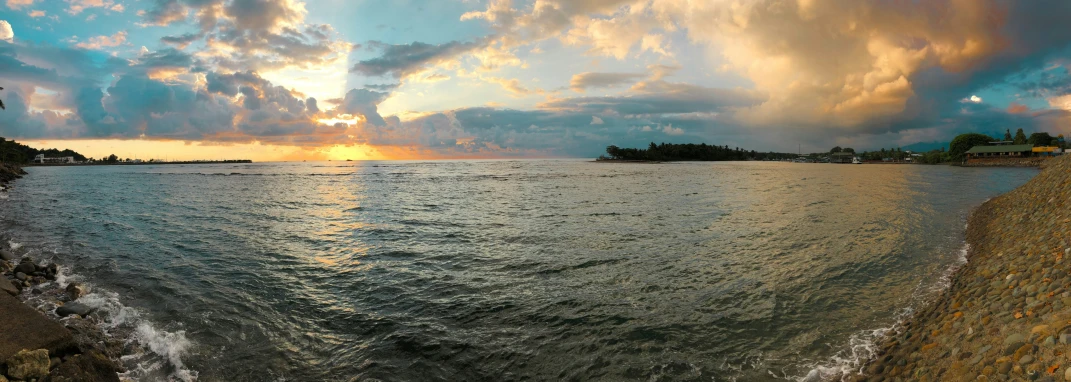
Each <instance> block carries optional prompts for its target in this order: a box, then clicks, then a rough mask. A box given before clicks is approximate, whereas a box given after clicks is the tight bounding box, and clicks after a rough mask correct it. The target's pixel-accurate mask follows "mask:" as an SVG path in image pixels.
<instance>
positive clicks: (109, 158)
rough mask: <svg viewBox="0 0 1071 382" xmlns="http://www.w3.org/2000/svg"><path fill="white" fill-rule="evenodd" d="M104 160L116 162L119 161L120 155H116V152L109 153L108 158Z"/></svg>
mask: <svg viewBox="0 0 1071 382" xmlns="http://www.w3.org/2000/svg"><path fill="white" fill-rule="evenodd" d="M104 161H105V162H108V163H115V162H118V161H119V157H117V156H115V154H112V155H109V156H108V159H105V160H104Z"/></svg>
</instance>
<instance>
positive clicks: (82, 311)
mask: <svg viewBox="0 0 1071 382" xmlns="http://www.w3.org/2000/svg"><path fill="white" fill-rule="evenodd" d="M94 310H96V308H92V307H90V306H89V305H86V304H83V303H80V302H69V303H66V304H63V306H61V307H59V308H56V314H57V315H59V316H60V317H67V316H70V315H72V314H77V315H79V316H82V317H85V316H87V315H89V314H90V313H93V311H94Z"/></svg>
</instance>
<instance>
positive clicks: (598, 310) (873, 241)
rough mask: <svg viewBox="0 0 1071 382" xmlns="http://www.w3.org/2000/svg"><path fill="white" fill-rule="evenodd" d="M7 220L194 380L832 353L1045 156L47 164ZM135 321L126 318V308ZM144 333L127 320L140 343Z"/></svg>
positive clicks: (939, 268) (824, 372) (612, 370)
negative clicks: (977, 163)
mask: <svg viewBox="0 0 1071 382" xmlns="http://www.w3.org/2000/svg"><path fill="white" fill-rule="evenodd" d="M28 171H29V172H30V175H29V176H27V177H25V178H24V179H22V180H19V181H18V182H17V183H16V188H15V189H14V190H12V191H11V192H10V193H9V197H8V198H7V199H6V200H3V201H0V206H2V208H0V230H2V233H3V234H4V235H6V236H7V237H9V238H10V240H11V242H12V243H18V244H21V245H23V246H24V247H25V248H29V249H30V251H31V253H33V254H34V255H35V256H36V257H45V258H47V257H55V258H56V259H57V260H58V261H60V262H62V263H65V264H69V265H70V266H71V269H70V270H69V272H68V273H70V274H72V275H73V276H70V277H74V278H81V279H82V280H85V281H87V282H88V283H90V284H92V285H93V287H94V288H95V289H94V290H95V292H94V294H92V295H91V296H93V297H94V298H97V299H98V300H99V301H100V302H99V303H98V305H101V306H106V307H108V309H105V310H103V311H102V312H103V313H104V314H106V315H109V318H108V320H107V321H108V322H110V323H111V324H112V325H120V324H123V325H127V326H129V330H126V331H119V330H116V331H115V332H116V333H123V334H122V335H124V336H127V337H130V338H128V340H129V341H131V343H133V344H137V345H138V346H140V348H139V349H140V350H138V351H139V352H140V353H138V354H134V355H132V356H130V357H129V358H128V359H127V363H128V365H132V366H133V367H132V370H133V371H132V372H131V377H135V378H139V379H142V380H154V379H158V378H161V376H164V375H167V376H170V377H171V378H173V379H179V380H181V379H198V380H201V381H264V380H286V381H291V380H293V381H320V380H343V381H345V380H350V378H352V377H358V378H360V379H362V380H364V379H368V378H378V379H382V380H389V381H406V380H410V381H427V380H495V381H501V380H615V381H616V380H667V381H670V380H671V381H692V380H695V381H699V380H703V381H710V380H714V381H730V380H740V381H765V380H798V379H802V378H804V377H806V376H807V375H808V374H810V375H811V376H812V377H815V376H826V377H829V376H833V375H835V374H836V371H837V370H840V369H844V368H851V367H852V366H854V365H855V363H856V362H858V361H859V358H861V357H865V356H867V355H868V354H869V353H868V352H869V340H870V339H871V338H872V336H873V335H875V334H880V330H881V329H882V328H887V327H889V326H891V325H893V324H894V323H895V322H896V320H897V319H898V317H900V316H901V315H903V314H905V312H908V311H909V310H910V308H911V307H913V306H917V305H918V304H920V303H921V302H922V301H925V300H926V299H928V298H931V297H932V296H933V295H934V293H935V292H936V291H937V290H939V289H940V288H941V285H942V283H941V277H942V276H943V275H945V274H947V272H948V271H949V269H950V268H952V267H954V266H956V265H957V264H960V262H961V261H962V248H963V245H964V244H963V232H964V224H965V221H966V216H967V213H968V212H969V210H970V209H971V208H972V207H974V206H977V205H979V204H980V203H982V202H983V201H984V200H986V199H987V198H990V197H993V196H996V195H998V194H1000V193H1003V192H1006V191H1008V190H1011V189H1012V188H1014V187H1016V186H1018V185H1020V184H1022V183H1024V182H1025V181H1026V180H1028V179H1029V178H1030V177H1032V176H1033V175H1034V174H1036V173H1037V171H1036V170H1032V169H972V168H955V167H947V166H907V165H888V166H885V165H863V166H850V165H830V164H824V165H823V164H790V163H757V162H741V163H669V164H630V163H620V164H605V163H590V162H586V161H578V160H538V161H440V162H320V163H263V164H242V165H200V166H196V165H188V166H107V167H81V168H79V167H50V168H41V167H34V168H29V169H28ZM117 335H118V334H117ZM133 347H134V346H132V348H133Z"/></svg>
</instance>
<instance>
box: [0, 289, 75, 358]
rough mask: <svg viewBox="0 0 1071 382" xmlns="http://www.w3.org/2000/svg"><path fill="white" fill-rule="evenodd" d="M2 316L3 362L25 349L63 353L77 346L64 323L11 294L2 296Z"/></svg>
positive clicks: (0, 353)
mask: <svg viewBox="0 0 1071 382" xmlns="http://www.w3.org/2000/svg"><path fill="white" fill-rule="evenodd" d="M0 317H2V318H3V321H2V322H3V323H2V324H0V360H5V359H8V358H10V357H11V356H13V355H15V354H16V353H18V352H19V351H20V350H23V349H48V350H49V351H50V352H52V353H53V354H60V353H62V352H64V351H67V350H69V349H72V348H74V347H75V343H74V339H73V338H72V337H71V333H70V331H68V330H67V328H64V327H63V325H62V324H60V323H58V322H56V321H52V320H50V319H48V317H45V316H44V315H43V314H41V313H40V312H38V311H37V309H34V308H32V307H30V306H29V305H26V304H23V303H22V301H19V300H18V299H17V298H14V297H11V296H8V295H7V293H0Z"/></svg>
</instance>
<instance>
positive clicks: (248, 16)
mask: <svg viewBox="0 0 1071 382" xmlns="http://www.w3.org/2000/svg"><path fill="white" fill-rule="evenodd" d="M306 13H307V11H306V10H305V5H304V3H302V2H299V1H294V0H231V1H224V0H154V5H153V7H152V8H151V9H150V10H149V11H148V12H145V13H144V14H143V15H142V19H143V21H144V22H145V23H146V24H148V25H157V26H165V25H170V24H173V23H176V22H180V21H184V20H186V19H187V18H189V17H190V15H193V17H194V19H195V21H196V24H197V26H198V27H199V30H198V31H197V32H196V33H186V34H182V35H173V36H167V37H164V38H162V39H161V41H162V42H165V43H168V44H172V45H175V46H178V47H180V48H186V47H187V46H189V45H190V44H192V43H195V42H197V41H203V42H204V44H205V48H204V49H202V50H201V51H200V52H199V55H200V56H201V57H202V58H203V59H204V60H205V61H206V62H208V63H210V64H213V65H215V66H217V67H220V68H223V69H227V70H234V71H244V70H275V69H284V68H296V69H309V68H321V67H324V66H328V65H332V64H334V63H336V62H338V61H339V60H342V59H345V56H346V54H348V53H349V51H350V49H351V47H352V45H351V44H349V43H346V42H344V41H339V40H338V39H337V36H336V33H335V31H334V29H333V28H332V27H331V26H329V25H324V24H308V23H306V22H305V15H306Z"/></svg>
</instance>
